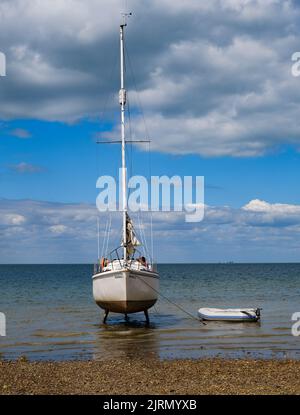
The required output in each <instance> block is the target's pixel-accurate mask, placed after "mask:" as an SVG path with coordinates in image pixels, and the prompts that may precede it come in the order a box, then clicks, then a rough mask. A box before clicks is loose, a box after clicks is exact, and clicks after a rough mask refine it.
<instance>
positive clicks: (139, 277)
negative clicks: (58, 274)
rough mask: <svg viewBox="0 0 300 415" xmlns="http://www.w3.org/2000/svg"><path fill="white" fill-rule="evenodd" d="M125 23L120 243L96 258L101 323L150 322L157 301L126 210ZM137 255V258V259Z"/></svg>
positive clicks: (155, 280) (151, 269)
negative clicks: (137, 318) (112, 317)
mask: <svg viewBox="0 0 300 415" xmlns="http://www.w3.org/2000/svg"><path fill="white" fill-rule="evenodd" d="M126 26H127V24H126V21H124V22H123V24H121V25H120V75H121V76H120V78H121V88H120V91H119V104H120V109H121V141H120V142H121V155H122V168H121V171H122V238H121V239H122V243H121V246H120V247H119V248H117V249H114V250H113V251H111V252H110V254H109V255H107V257H103V258H101V259H99V258H98V261H97V264H96V266H95V269H94V275H93V277H92V281H93V296H94V300H95V302H96V303H97V305H98V306H99V307H101V308H102V309H104V310H105V316H104V320H103V322H104V323H105V322H106V319H107V316H108V314H109V312H114V313H122V314H125V317H126V318H127V314H130V313H137V312H144V314H145V317H146V322H147V323H149V314H148V309H149V308H151V307H152V306H153V305H154V304H155V303H156V301H157V297H158V290H159V274H158V272H157V270H156V269H155V266H154V264H153V260H152V258H151V260H147V258H146V257H145V256H141V255H140V253H139V251H138V249H137V247H138V246H139V245H140V242H139V240H138V238H137V236H136V232H135V229H134V224H133V222H132V219H131V218H130V216H129V214H128V209H127V189H126V159H125V149H126V139H125V108H126V89H125V76H124V75H125V74H124V72H125V71H124V68H125V54H124V29H125V27H126ZM138 255H139V256H138Z"/></svg>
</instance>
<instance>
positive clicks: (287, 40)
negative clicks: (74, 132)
mask: <svg viewBox="0 0 300 415" xmlns="http://www.w3.org/2000/svg"><path fill="white" fill-rule="evenodd" d="M123 5H124V4H123V2H121V1H118V0H114V1H108V0H107V1H101V2H99V1H98V0H89V1H86V2H82V1H79V0H54V1H53V0H51V1H50V0H44V1H43V2H41V1H37V0H9V1H2V2H1V4H0V14H1V16H2V22H1V27H0V37H1V39H2V45H3V46H1V47H2V48H3V49H4V52H5V53H6V55H7V60H8V74H7V77H6V78H5V79H4V80H3V82H1V102H2V105H1V109H0V118H2V119H14V118H38V119H45V120H51V121H52V120H61V121H67V122H70V121H74V120H77V119H80V118H83V117H98V115H99V114H100V113H101V111H102V110H103V106H104V104H105V102H106V101H107V97H108V96H112V95H113V93H115V92H116V90H117V89H118V85H119V80H118V70H117V68H116V64H117V62H118V60H117V57H118V24H119V21H120V11H121V10H122V9H123ZM129 7H130V8H131V9H132V11H133V12H134V15H133V17H132V18H131V21H130V23H129V25H128V28H127V29H128V30H127V33H126V36H127V39H128V43H129V46H128V49H129V51H130V56H131V58H132V63H133V66H134V69H135V78H136V84H137V89H138V91H139V94H140V99H141V101H142V104H143V107H144V108H145V112H146V118H147V120H148V129H149V132H150V135H151V136H152V140H153V148H154V149H155V150H157V151H163V152H168V153H176V154H187V153H197V154H200V155H203V156H209V157H214V156H228V155H232V156H237V157H244V156H258V155H262V154H265V153H266V152H268V151H270V150H271V149H273V148H274V147H275V148H277V147H278V146H280V145H282V144H292V145H294V146H295V147H296V148H298V147H299V144H300V143H299V136H300V127H299V125H298V123H297V122H296V121H297V120H298V119H299V117H300V110H299V108H300V105H299V103H300V88H299V79H297V78H294V77H292V76H291V60H290V59H291V55H292V53H293V52H295V51H296V50H297V48H299V42H298V40H299V35H300V29H299V24H298V22H299V17H300V12H299V7H298V6H297V3H296V2H292V1H289V0H251V1H248V0H222V1H221V0H211V1H209V2H200V1H198V0H197V1H196V0H188V1H185V2H182V1H180V0H173V1H170V0H159V1H158V0H155V1H151V2H147V4H146V3H144V2H140V1H137V0H131V2H130V3H129ZM20 16H22V18H21V19H20ZM128 68H129V67H128ZM127 74H128V75H130V70H128V71H127ZM128 83H129V88H130V87H132V86H133V82H132V79H130V76H129V82H128ZM131 89H132V88H131ZM115 95H116V94H114V96H115ZM131 97H132V98H134V94H133V95H131ZM133 101H134V99H133ZM133 104H134V103H133ZM117 106H118V104H117V101H112V100H111V101H109V105H108V109H109V110H111V111H112V110H113V109H114V110H115V109H116V108H117ZM110 116H112V113H111V112H109V113H108V114H106V117H107V119H108V118H109V117H110ZM133 121H135V120H134V117H133ZM136 121H137V127H136V133H140V131H141V130H143V133H145V131H144V128H143V123H142V122H141V120H140V119H139V118H138V119H137V120H136Z"/></svg>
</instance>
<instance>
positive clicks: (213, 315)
mask: <svg viewBox="0 0 300 415" xmlns="http://www.w3.org/2000/svg"><path fill="white" fill-rule="evenodd" d="M260 310H261V309H260V308H199V310H198V316H199V317H200V318H201V319H202V320H212V321H258V320H259V319H260Z"/></svg>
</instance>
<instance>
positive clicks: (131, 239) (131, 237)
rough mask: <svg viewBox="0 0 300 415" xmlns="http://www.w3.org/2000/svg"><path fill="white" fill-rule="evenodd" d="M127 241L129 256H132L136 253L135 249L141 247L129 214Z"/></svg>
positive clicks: (127, 219) (127, 218)
mask: <svg viewBox="0 0 300 415" xmlns="http://www.w3.org/2000/svg"><path fill="white" fill-rule="evenodd" d="M126 240H127V244H126V247H127V255H128V256H130V255H132V254H133V253H134V251H135V249H134V248H135V247H136V246H139V245H141V243H140V241H139V240H138V239H137V237H136V234H135V232H134V227H133V223H132V220H131V219H130V217H129V215H128V213H126Z"/></svg>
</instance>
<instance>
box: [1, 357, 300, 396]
mask: <svg viewBox="0 0 300 415" xmlns="http://www.w3.org/2000/svg"><path fill="white" fill-rule="evenodd" d="M0 394H2V395H12V394H22V395H27V394H28V395H31V394H32V395H41V394H42V395H45V394H46V395H62V394H67V395H69V394H78V395H81V394H99V395H102V394H103V395H106V394H107V395H113V394H121V395H123V394H124V395H126V394H141V395H142V394H150V395H156V394H168V395H172V394H174V395H176V394H186V395H188V394H196V395H201V394H210V395H223V394H230V395H237V394H246V395H251V394H259V395H266V394H274V395H279V394H300V361H295V360H239V359H236V360H225V359H200V360H165V361H160V360H156V359H137V360H135V359H116V360H106V361H65V362H29V361H27V360H26V359H23V358H21V359H18V360H17V361H0Z"/></svg>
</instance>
